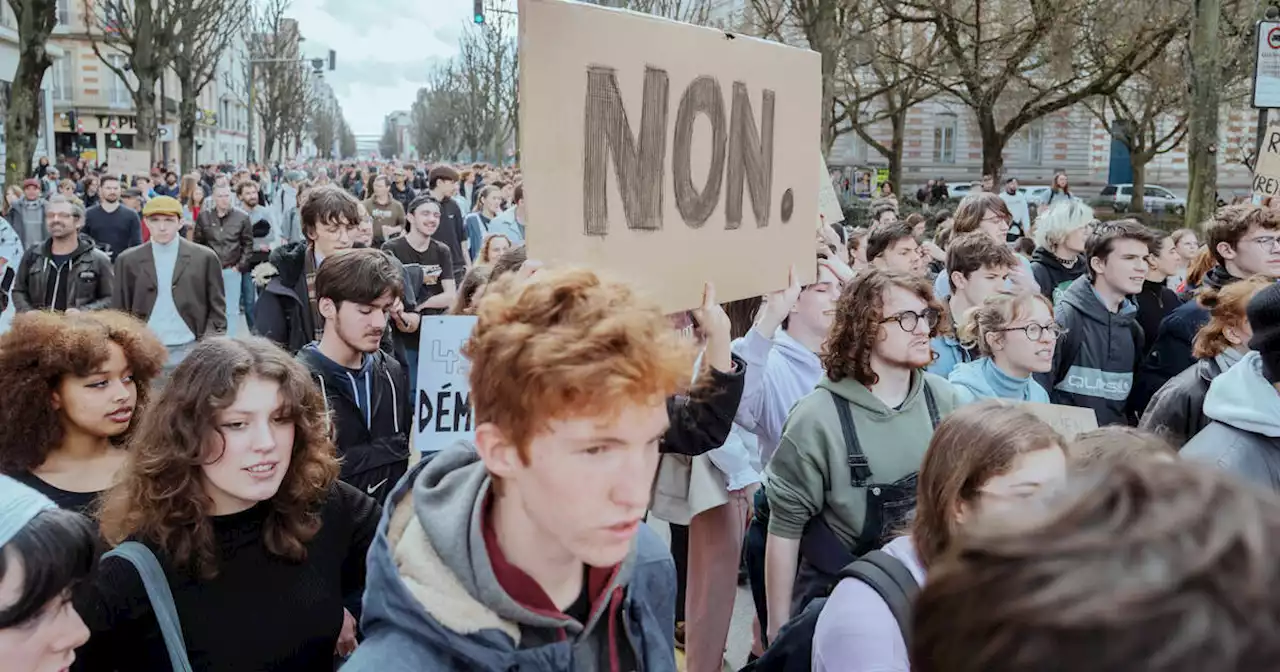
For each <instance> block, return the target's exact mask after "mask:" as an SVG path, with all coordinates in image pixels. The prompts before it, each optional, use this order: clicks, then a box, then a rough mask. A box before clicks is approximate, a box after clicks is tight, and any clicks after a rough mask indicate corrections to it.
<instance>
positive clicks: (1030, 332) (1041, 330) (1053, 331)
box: [996, 322, 1067, 341]
mask: <svg viewBox="0 0 1280 672" xmlns="http://www.w3.org/2000/svg"><path fill="white" fill-rule="evenodd" d="M996 331H1002V332H1003V331H1021V332H1022V333H1024V334H1026V335H1027V339H1028V340H1032V341H1038V340H1040V338H1041V337H1043V336H1044V335H1045V333H1046V332H1048V333H1049V334H1050V335H1052V336H1053V340H1055V341H1056V340H1058V338H1059V337H1060V336H1062V335H1063V334H1065V333H1067V330H1066V328H1065V327H1063V326H1062V325H1060V324H1058V323H1056V322H1055V323H1053V324H1050V325H1049V326H1045V325H1043V324H1028V325H1026V326H1022V327H1006V328H1004V329H996Z"/></svg>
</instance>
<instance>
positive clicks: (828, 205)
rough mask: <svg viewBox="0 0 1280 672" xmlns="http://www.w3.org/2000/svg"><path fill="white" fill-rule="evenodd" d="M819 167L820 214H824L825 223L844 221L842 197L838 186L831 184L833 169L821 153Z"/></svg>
mask: <svg viewBox="0 0 1280 672" xmlns="http://www.w3.org/2000/svg"><path fill="white" fill-rule="evenodd" d="M818 167H819V168H821V169H822V172H821V173H819V175H820V177H819V178H818V214H820V215H822V219H823V223H824V224H839V223H841V222H843V221H844V208H842V207H840V197H838V196H836V188H835V186H834V185H832V184H831V170H830V169H829V168H827V160H826V159H824V158H822V154H821V153H819V154H818Z"/></svg>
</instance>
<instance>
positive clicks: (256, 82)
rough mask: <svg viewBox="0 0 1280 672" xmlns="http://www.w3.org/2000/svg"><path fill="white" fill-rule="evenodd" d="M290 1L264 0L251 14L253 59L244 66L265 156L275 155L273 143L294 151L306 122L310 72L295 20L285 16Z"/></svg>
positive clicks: (285, 149)
mask: <svg viewBox="0 0 1280 672" xmlns="http://www.w3.org/2000/svg"><path fill="white" fill-rule="evenodd" d="M291 4H292V3H291V0H262V2H260V4H258V7H257V11H255V12H253V14H252V16H251V18H250V19H249V25H250V29H249V39H248V45H249V57H250V59H251V60H252V61H256V63H249V64H246V68H248V69H249V70H250V80H251V81H252V82H253V86H254V87H256V96H255V97H256V103H255V105H254V107H256V108H257V109H255V110H254V113H255V114H257V115H258V120H259V122H260V126H261V128H262V141H263V148H264V150H265V157H264V158H270V157H272V156H274V155H275V153H276V151H275V150H276V149H277V145H279V148H280V149H281V150H282V153H286V154H287V153H288V152H289V149H290V146H292V148H293V151H294V152H295V153H296V152H297V148H298V146H299V145H300V144H301V142H302V140H301V138H302V129H303V128H305V122H306V116H307V115H306V111H307V110H308V107H307V96H308V92H309V89H310V82H309V80H308V77H309V76H310V75H309V73H308V72H307V69H306V68H305V67H303V64H302V63H301V55H300V53H299V50H298V37H299V35H298V33H297V23H296V22H294V21H292V20H289V19H287V18H286V17H285V12H287V11H288V10H289V7H290V5H291ZM299 111H302V113H301V114H299ZM298 117H302V118H301V119H298Z"/></svg>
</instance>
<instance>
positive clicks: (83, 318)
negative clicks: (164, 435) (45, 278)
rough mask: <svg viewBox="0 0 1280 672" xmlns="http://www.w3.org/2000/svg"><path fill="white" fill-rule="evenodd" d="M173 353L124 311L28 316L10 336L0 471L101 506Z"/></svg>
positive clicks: (4, 356)
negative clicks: (150, 394)
mask: <svg viewBox="0 0 1280 672" xmlns="http://www.w3.org/2000/svg"><path fill="white" fill-rule="evenodd" d="M167 357H168V352H167V351H166V350H165V347H164V345H162V344H161V343H160V340H159V339H157V338H156V337H155V336H154V335H152V333H151V331H150V330H149V329H147V327H146V325H144V324H143V323H142V322H140V321H138V320H137V319H136V318H134V317H131V316H129V315H125V314H123V313H117V312H114V311H95V312H84V313H71V314H64V313H54V312H46V311H40V312H30V313H23V314H21V315H19V316H18V317H17V318H16V319H14V321H13V328H12V329H11V330H10V331H9V332H8V333H6V334H5V335H4V336H2V337H0V390H6V391H7V392H6V393H5V397H6V398H5V401H4V403H3V404H0V471H3V472H4V473H6V474H9V475H10V476H12V477H14V479H16V480H18V481H20V482H22V483H25V484H26V485H28V486H29V487H31V488H34V489H35V490H37V491H39V492H41V493H42V494H44V495H45V496H46V497H48V498H49V499H52V500H53V501H54V502H56V503H57V504H58V506H60V507H63V508H66V509H72V510H75V511H79V512H80V513H85V514H90V515H91V514H92V509H93V508H94V503H95V501H96V500H97V498H98V495H99V494H100V493H101V492H102V491H104V490H106V489H107V488H108V487H110V486H111V485H112V484H113V483H115V482H116V476H117V473H118V472H119V471H120V468H121V466H122V465H123V464H124V462H125V451H124V449H123V444H124V441H125V440H126V439H127V438H128V436H129V433H130V430H131V429H133V427H134V426H135V425H136V424H137V422H136V416H137V415H138V411H139V410H140V409H141V408H142V407H143V406H144V405H145V404H146V401H147V393H148V390H149V388H150V385H151V381H152V379H154V378H155V377H156V375H157V374H158V373H159V372H160V369H161V367H162V366H163V365H164V362H165V360H166V358H167Z"/></svg>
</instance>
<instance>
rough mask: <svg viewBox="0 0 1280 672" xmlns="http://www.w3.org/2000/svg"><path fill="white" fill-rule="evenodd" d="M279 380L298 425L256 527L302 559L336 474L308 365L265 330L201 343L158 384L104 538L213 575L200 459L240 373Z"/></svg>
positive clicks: (107, 503) (111, 495)
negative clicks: (143, 545)
mask: <svg viewBox="0 0 1280 672" xmlns="http://www.w3.org/2000/svg"><path fill="white" fill-rule="evenodd" d="M250 377H256V378H261V379H264V380H269V381H272V382H275V383H278V384H279V385H280V396H281V398H282V399H283V400H284V403H285V408H284V409H283V412H284V413H285V414H286V415H287V416H288V417H289V418H290V419H291V420H292V421H293V423H294V426H295V428H296V430H295V432H294V439H293V452H292V461H291V462H290V464H289V470H288V472H287V473H286V474H285V476H284V480H283V482H281V483H280V489H279V490H278V491H277V492H276V494H275V496H273V497H272V498H271V499H270V500H269V502H270V507H271V511H270V513H269V514H268V515H267V519H266V522H265V523H264V525H263V533H262V534H263V537H264V543H265V544H266V547H267V550H268V551H269V552H270V553H271V554H273V555H276V556H279V557H282V558H285V559H288V560H291V561H293V562H302V561H303V560H305V559H306V557H307V548H306V543H307V542H308V541H310V540H311V538H312V537H314V536H315V534H316V532H318V531H319V530H320V506H321V504H322V503H323V501H324V499H325V497H326V496H327V494H328V492H329V490H330V488H331V487H332V486H333V483H334V481H336V480H337V478H338V458H337V457H336V455H335V449H334V446H333V443H332V441H330V439H329V432H328V416H327V415H326V413H325V404H324V399H323V398H322V397H321V395H320V390H319V388H317V387H316V385H315V384H314V383H313V382H312V381H311V378H310V376H309V375H308V374H307V370H306V369H305V368H303V366H302V365H301V364H299V363H298V362H296V361H294V359H293V358H292V357H290V356H289V354H288V353H286V352H285V351H284V350H281V349H280V348H279V347H278V346H276V345H275V344H274V343H272V342H271V341H268V340H266V339H263V338H258V337H250V338H238V339H232V338H212V339H207V340H204V341H201V342H200V343H199V344H198V345H196V347H195V348H194V349H192V351H191V352H190V354H188V355H187V358H186V359H185V360H183V362H182V363H181V364H179V365H178V367H177V368H176V369H175V370H174V372H173V377H172V379H173V380H175V381H182V384H180V385H178V384H171V385H168V386H166V387H165V389H164V391H163V392H161V394H160V396H159V397H158V398H157V399H156V401H155V404H154V406H153V408H152V409H151V412H150V413H148V414H146V415H145V416H144V417H143V419H142V422H141V424H140V425H139V427H138V429H137V431H136V432H135V433H134V435H133V438H132V440H131V441H130V442H129V452H130V457H129V461H128V463H127V464H126V466H125V467H124V470H123V472H124V473H123V477H122V479H121V482H120V484H119V485H118V486H116V487H115V488H113V489H112V490H111V491H110V492H108V494H107V495H106V496H105V498H104V501H103V504H102V512H101V515H100V520H101V524H102V534H103V537H105V538H106V540H107V541H108V542H110V543H111V544H119V543H120V542H122V541H124V540H125V539H127V538H131V537H133V538H140V539H142V540H145V541H148V542H151V543H154V544H155V545H157V546H158V547H159V548H160V549H161V550H162V551H164V553H165V554H167V555H168V556H169V558H170V560H171V561H172V562H173V563H174V565H175V566H176V567H178V568H180V569H184V570H190V571H191V572H192V573H193V574H194V575H198V576H200V577H202V578H206V579H207V578H212V577H214V576H216V575H217V566H216V555H217V552H216V549H215V548H214V540H213V523H212V521H211V519H210V512H211V511H212V510H213V502H212V500H210V499H209V496H208V495H207V494H205V491H204V488H203V485H202V484H203V477H202V470H203V465H205V464H208V463H209V462H211V461H214V460H216V459H218V457H219V455H211V454H210V451H209V445H210V443H211V442H210V441H209V440H208V439H209V437H211V436H213V435H214V434H215V433H216V432H218V426H217V419H218V413H219V411H221V410H222V409H225V408H227V407H229V406H230V405H231V404H233V403H235V398H236V395H237V394H238V393H239V390H240V387H241V385H242V384H243V382H244V381H245V379H247V378H250Z"/></svg>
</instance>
